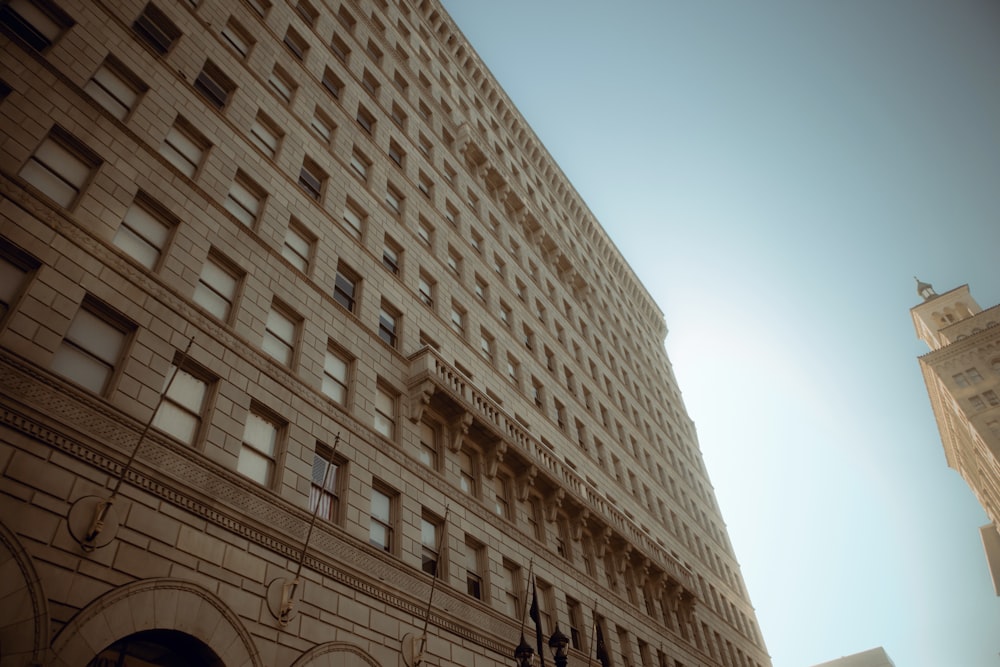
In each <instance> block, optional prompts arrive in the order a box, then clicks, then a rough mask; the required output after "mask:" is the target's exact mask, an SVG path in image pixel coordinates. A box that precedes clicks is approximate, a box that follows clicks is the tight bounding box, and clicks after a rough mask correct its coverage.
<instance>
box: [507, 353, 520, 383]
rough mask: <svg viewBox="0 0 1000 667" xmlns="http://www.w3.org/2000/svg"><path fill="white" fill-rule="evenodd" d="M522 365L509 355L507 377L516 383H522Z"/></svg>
mask: <svg viewBox="0 0 1000 667" xmlns="http://www.w3.org/2000/svg"><path fill="white" fill-rule="evenodd" d="M520 376H521V365H520V364H519V363H517V360H516V359H514V358H513V357H511V356H509V355H508V356H507V377H508V378H510V381H511V382H513V383H514V384H517V385H519V384H520Z"/></svg>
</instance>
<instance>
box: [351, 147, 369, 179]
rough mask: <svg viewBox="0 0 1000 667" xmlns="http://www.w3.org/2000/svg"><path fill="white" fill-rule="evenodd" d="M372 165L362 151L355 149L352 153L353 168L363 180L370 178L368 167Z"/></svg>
mask: <svg viewBox="0 0 1000 667" xmlns="http://www.w3.org/2000/svg"><path fill="white" fill-rule="evenodd" d="M370 166H371V160H369V159H368V158H367V157H365V155H364V154H363V153H361V151H359V150H357V149H354V152H352V153H351V169H353V170H354V173H355V174H356V175H357V176H358V178H360V179H361V180H362V181H367V180H368V168H369V167H370Z"/></svg>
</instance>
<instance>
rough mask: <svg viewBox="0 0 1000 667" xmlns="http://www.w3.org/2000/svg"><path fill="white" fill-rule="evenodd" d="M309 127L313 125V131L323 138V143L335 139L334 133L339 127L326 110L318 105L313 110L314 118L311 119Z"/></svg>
mask: <svg viewBox="0 0 1000 667" xmlns="http://www.w3.org/2000/svg"><path fill="white" fill-rule="evenodd" d="M309 127H311V128H312V130H313V132H315V133H316V134H317V135H318V136H319V138H320V139H322V140H323V143H326V144H329V143H330V142H331V141H333V133H334V132H335V131H336V129H337V125H336V123H334V122H333V121H332V120H330V117H329V116H327V115H326V112H324V111H323V110H322V109H320V108H319V107H318V106H317V107H316V109H315V110H314V111H313V117H312V120H311V121H309Z"/></svg>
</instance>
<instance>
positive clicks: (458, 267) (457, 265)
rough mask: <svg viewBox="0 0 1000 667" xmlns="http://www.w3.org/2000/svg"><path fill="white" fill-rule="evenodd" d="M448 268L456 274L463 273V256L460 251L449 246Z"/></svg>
mask: <svg viewBox="0 0 1000 667" xmlns="http://www.w3.org/2000/svg"><path fill="white" fill-rule="evenodd" d="M446 261H447V263H448V269H449V270H450V271H451V272H452V273H454V274H455V275H456V276H461V275H462V256H461V255H459V254H458V251H457V250H455V249H454V248H452V247H451V246H450V245H449V246H448V259H447V260H446Z"/></svg>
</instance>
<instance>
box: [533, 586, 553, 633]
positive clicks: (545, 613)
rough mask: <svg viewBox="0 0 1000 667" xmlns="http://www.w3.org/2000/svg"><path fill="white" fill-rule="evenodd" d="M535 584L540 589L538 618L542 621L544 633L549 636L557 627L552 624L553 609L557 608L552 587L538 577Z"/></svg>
mask: <svg viewBox="0 0 1000 667" xmlns="http://www.w3.org/2000/svg"><path fill="white" fill-rule="evenodd" d="M535 583H536V584H537V588H538V617H539V619H540V620H541V626H542V633H543V634H548V633H550V632H552V631H554V630H555V625H553V623H552V608H553V607H554V606H555V605H554V602H555V601H554V600H553V599H552V586H550V585H549V584H547V583H545V582H544V581H542V580H541V579H538V578H537V577H536V578H535Z"/></svg>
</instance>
